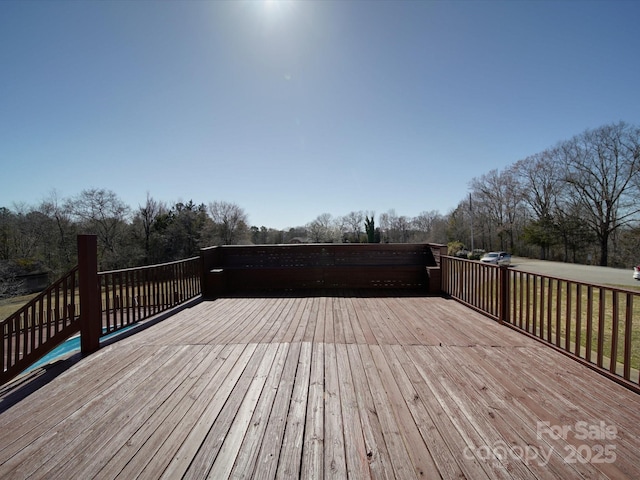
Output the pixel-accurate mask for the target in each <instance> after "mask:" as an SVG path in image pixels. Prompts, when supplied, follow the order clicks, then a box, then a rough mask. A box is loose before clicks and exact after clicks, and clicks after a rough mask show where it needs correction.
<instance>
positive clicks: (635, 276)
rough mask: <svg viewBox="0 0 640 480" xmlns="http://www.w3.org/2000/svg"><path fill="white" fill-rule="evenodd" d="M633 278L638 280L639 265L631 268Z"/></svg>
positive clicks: (639, 274)
mask: <svg viewBox="0 0 640 480" xmlns="http://www.w3.org/2000/svg"><path fill="white" fill-rule="evenodd" d="M633 278H635V279H636V280H640V265H638V266H637V267H633Z"/></svg>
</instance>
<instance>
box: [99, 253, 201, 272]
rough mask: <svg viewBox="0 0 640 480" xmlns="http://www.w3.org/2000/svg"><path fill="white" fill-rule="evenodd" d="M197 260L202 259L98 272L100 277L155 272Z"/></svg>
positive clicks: (187, 259)
mask: <svg viewBox="0 0 640 480" xmlns="http://www.w3.org/2000/svg"><path fill="white" fill-rule="evenodd" d="M196 260H200V257H191V258H184V259H182V260H175V261H173V262H166V263H156V264H155V265H143V266H141V267H131V268H121V269H119V270H107V271H104V272H98V275H111V274H114V273H123V272H135V271H141V270H153V269H154V268H159V267H168V266H170V265H177V264H180V263H187V262H191V261H196Z"/></svg>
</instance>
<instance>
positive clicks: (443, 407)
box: [0, 292, 640, 479]
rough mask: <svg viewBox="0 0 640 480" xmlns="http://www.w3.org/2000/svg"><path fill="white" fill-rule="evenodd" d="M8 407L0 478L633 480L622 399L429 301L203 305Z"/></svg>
mask: <svg viewBox="0 0 640 480" xmlns="http://www.w3.org/2000/svg"><path fill="white" fill-rule="evenodd" d="M11 395H15V393H13V394H11V393H7V392H5V397H4V399H2V402H3V403H4V407H3V406H2V403H0V408H1V409H2V410H4V411H3V412H2V413H1V414H0V478H3V479H9V478H48V479H50V478H61V479H70V478H123V479H131V478H137V477H139V478H161V477H164V478H168V479H176V478H198V479H200V478H206V477H208V478H213V479H224V478H332V479H333V478H398V479H409V478H456V479H459V478H472V479H496V478H545V479H555V478H562V479H573V478H611V479H620V478H636V479H637V478H640V455H639V454H638V452H640V409H639V408H638V407H639V406H640V401H639V400H640V398H639V397H638V395H636V394H634V393H632V392H630V391H628V390H626V389H624V388H623V387H621V386H618V385H617V384H615V383H613V382H611V381H609V380H607V379H605V378H603V377H602V376H600V375H598V374H596V373H594V372H592V371H591V370H589V369H587V368H585V367H583V366H581V365H580V364H578V363H577V362H574V361H572V360H570V359H568V358H566V357H565V356H563V355H562V354H560V353H557V352H555V351H553V350H552V349H551V348H548V347H546V346H544V345H542V344H540V343H538V342H536V341H534V340H530V339H529V338H527V337H525V336H523V335H521V334H519V333H517V332H515V331H513V330H511V329H509V328H507V327H505V326H500V325H498V324H497V323H496V322H493V321H492V320H490V319H487V318H486V317H484V316H482V315H481V314H479V313H476V312H475V311H473V310H470V309H468V308H466V307H464V306H463V305H461V304H459V303H457V302H455V301H453V300H450V299H445V298H440V297H424V296H411V295H407V294H398V295H391V296H367V295H366V294H365V293H364V292H356V293H353V294H351V293H349V292H342V293H340V294H338V295H335V294H331V295H330V296H324V295H322V294H318V295H310V296H290V297H269V296H262V297H260V296H255V297H236V298H222V299H218V300H215V301H205V302H201V303H198V304H196V305H195V306H193V307H191V308H189V309H185V310H183V311H181V312H179V313H177V314H175V315H173V316H171V317H169V318H168V319H166V320H163V321H162V322H158V323H156V324H155V325H153V326H150V327H149V328H147V329H145V330H143V331H141V332H138V333H136V334H134V335H132V336H129V337H128V338H125V339H122V340H120V341H118V342H116V343H113V344H111V345H109V346H107V347H105V348H103V349H101V350H100V351H98V352H97V353H96V354H94V355H91V356H89V357H86V358H84V359H82V360H80V361H78V362H77V363H75V364H74V365H72V366H71V367H70V368H69V369H67V370H66V371H64V372H63V373H62V374H60V375H58V376H57V377H56V378H54V379H53V380H51V381H49V382H48V383H46V384H45V385H44V386H42V387H41V388H40V389H38V390H36V391H35V392H33V393H31V394H30V395H29V396H27V397H26V398H24V399H22V400H20V401H19V402H17V403H15V404H14V405H11V406H9V407H7V405H8V404H10V403H13V402H11V401H10V399H11ZM544 422H547V423H546V424H545V423H544ZM545 425H548V427H547V426H545ZM551 427H554V428H555V429H557V430H559V432H558V434H557V435H552V434H551V433H549V428H551ZM563 429H564V432H561V430H563ZM614 429H615V431H614ZM585 431H588V433H589V435H587V436H588V437H593V438H584V439H583V438H581V437H583V436H585V435H583V434H584V433H585ZM576 452H577V453H576Z"/></svg>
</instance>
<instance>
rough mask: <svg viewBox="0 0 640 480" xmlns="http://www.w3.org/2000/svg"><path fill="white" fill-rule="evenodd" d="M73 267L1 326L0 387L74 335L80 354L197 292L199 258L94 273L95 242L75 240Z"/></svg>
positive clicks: (87, 237) (91, 238) (86, 237)
mask: <svg viewBox="0 0 640 480" xmlns="http://www.w3.org/2000/svg"><path fill="white" fill-rule="evenodd" d="M78 259H79V264H78V266H76V267H74V268H73V269H72V270H71V271H70V272H69V273H67V274H66V275H65V276H64V277H62V278H61V279H60V280H58V281H56V282H55V283H54V284H53V285H51V286H50V287H49V288H47V289H46V290H45V291H44V292H42V293H41V294H39V295H38V296H37V297H36V298H34V299H33V300H31V301H30V302H29V303H28V304H26V305H25V306H23V307H22V308H20V310H18V311H17V312H15V313H14V314H12V315H11V316H10V317H9V318H7V319H6V320H4V321H2V322H0V334H1V335H2V339H1V340H2V341H1V342H0V362H1V363H0V384H3V383H6V382H7V381H9V380H11V379H12V378H13V377H15V376H16V375H18V374H20V373H21V372H22V371H24V370H25V369H26V368H27V367H29V366H30V365H31V364H33V363H35V362H36V361H38V360H39V359H40V358H42V357H43V356H44V355H46V354H47V353H49V352H50V351H51V350H53V349H54V348H55V347H57V346H58V345H60V344H61V343H63V342H64V341H65V340H67V339H68V338H69V337H70V336H72V335H73V334H75V333H78V332H80V333H81V345H82V351H83V353H91V352H92V351H95V350H96V349H97V348H99V344H100V337H102V336H105V335H108V334H111V333H113V332H116V331H118V330H121V329H123V328H126V327H128V326H130V325H133V324H135V323H137V322H140V321H141V320H144V319H147V318H150V317H153V316H154V315H157V314H159V313H162V312H164V311H166V310H169V309H171V308H174V307H176V306H178V305H180V304H182V303H184V302H187V301H189V300H191V299H193V298H195V297H197V296H198V295H200V294H201V292H202V289H201V276H202V275H201V261H200V257H194V258H189V259H186V260H180V261H177V262H171V263H165V264H161V265H151V266H147V267H140V268H130V269H124V270H115V271H109V272H101V273H98V272H97V260H96V240H95V236H92V235H80V236H79V237H78Z"/></svg>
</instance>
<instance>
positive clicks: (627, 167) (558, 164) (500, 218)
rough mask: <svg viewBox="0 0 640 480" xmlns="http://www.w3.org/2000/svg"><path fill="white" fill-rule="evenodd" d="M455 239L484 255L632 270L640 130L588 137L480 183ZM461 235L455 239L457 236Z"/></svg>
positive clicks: (637, 246)
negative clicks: (503, 252)
mask: <svg viewBox="0 0 640 480" xmlns="http://www.w3.org/2000/svg"><path fill="white" fill-rule="evenodd" d="M470 190H471V193H470V196H469V198H468V199H464V200H463V201H461V202H460V204H459V205H458V207H457V208H456V209H455V210H454V211H453V212H452V213H451V214H450V224H451V232H450V233H451V234H452V236H453V237H456V238H457V239H464V243H465V244H470V243H471V238H472V235H473V240H474V243H476V245H480V246H481V247H482V248H485V249H489V250H494V249H499V250H509V251H511V252H513V253H515V254H520V255H525V256H531V257H539V258H542V259H554V260H562V261H567V262H574V263H576V262H577V263H593V264H598V265H602V266H607V265H609V266H616V267H629V266H631V265H635V264H636V263H637V262H638V261H639V256H640V230H639V228H638V226H639V222H640V129H639V128H638V127H635V126H632V125H629V124H627V123H625V122H619V123H615V124H610V125H604V126H601V127H599V128H596V129H592V130H586V131H585V132H583V133H581V134H579V135H576V136H574V137H573V138H571V139H569V140H566V141H562V142H559V143H558V144H557V145H555V146H553V147H550V148H548V149H546V150H544V151H542V152H539V153H536V154H533V155H531V156H529V157H527V158H524V159H522V160H519V161H517V162H515V163H514V164H512V165H510V166H508V167H507V168H505V169H503V170H501V171H498V170H491V171H490V172H488V173H486V174H484V175H482V176H480V177H477V178H474V179H473V180H472V181H471V183H470ZM454 232H455V233H454Z"/></svg>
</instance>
